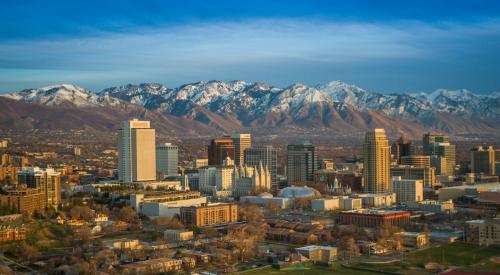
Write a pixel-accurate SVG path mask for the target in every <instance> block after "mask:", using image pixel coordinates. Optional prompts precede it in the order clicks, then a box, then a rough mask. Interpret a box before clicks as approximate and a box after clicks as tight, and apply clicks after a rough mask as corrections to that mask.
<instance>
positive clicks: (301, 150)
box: [287, 141, 318, 185]
mask: <svg viewBox="0 0 500 275" xmlns="http://www.w3.org/2000/svg"><path fill="white" fill-rule="evenodd" d="M317 169H318V151H317V148H316V147H315V146H314V145H312V144H311V143H310V142H309V141H302V142H299V143H295V144H289V145H288V146H287V178H288V185H293V184H295V183H296V182H305V181H313V180H314V173H315V172H316V170H317Z"/></svg>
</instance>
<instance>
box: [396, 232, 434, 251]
mask: <svg viewBox="0 0 500 275" xmlns="http://www.w3.org/2000/svg"><path fill="white" fill-rule="evenodd" d="M396 236H399V237H400V238H401V239H402V241H403V245H404V246H410V247H418V248H420V247H424V246H426V245H427V244H429V235H428V234H426V233H420V232H399V233H396Z"/></svg>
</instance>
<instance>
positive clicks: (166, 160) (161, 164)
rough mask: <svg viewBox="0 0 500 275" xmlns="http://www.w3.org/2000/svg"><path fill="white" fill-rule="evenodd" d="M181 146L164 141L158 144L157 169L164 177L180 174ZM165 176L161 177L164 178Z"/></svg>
mask: <svg viewBox="0 0 500 275" xmlns="http://www.w3.org/2000/svg"><path fill="white" fill-rule="evenodd" d="M178 166H179V148H178V147H177V146H176V145H173V144H172V143H162V144H158V145H157V146H156V170H157V171H158V173H159V174H160V175H162V177H171V176H177V175H178V174H179V172H178V168H179V167H178ZM162 179H163V178H160V180H162Z"/></svg>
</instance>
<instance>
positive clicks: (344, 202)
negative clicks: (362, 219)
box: [340, 196, 363, 210]
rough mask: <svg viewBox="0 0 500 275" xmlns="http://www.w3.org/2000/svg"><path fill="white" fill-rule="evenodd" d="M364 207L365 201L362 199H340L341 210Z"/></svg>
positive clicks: (345, 197) (343, 197) (344, 197)
mask: <svg viewBox="0 0 500 275" xmlns="http://www.w3.org/2000/svg"><path fill="white" fill-rule="evenodd" d="M362 207H363V201H362V199H360V198H349V197H347V196H342V197H340V208H341V209H343V210H356V209H361V208H362Z"/></svg>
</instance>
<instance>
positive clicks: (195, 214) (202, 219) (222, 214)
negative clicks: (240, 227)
mask: <svg viewBox="0 0 500 275" xmlns="http://www.w3.org/2000/svg"><path fill="white" fill-rule="evenodd" d="M180 216H181V221H182V223H183V224H185V225H190V224H194V225H196V226H209V225H221V224H229V223H234V222H237V221H238V205H236V204H232V203H212V204H202V205H200V206H188V207H181V209H180Z"/></svg>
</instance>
